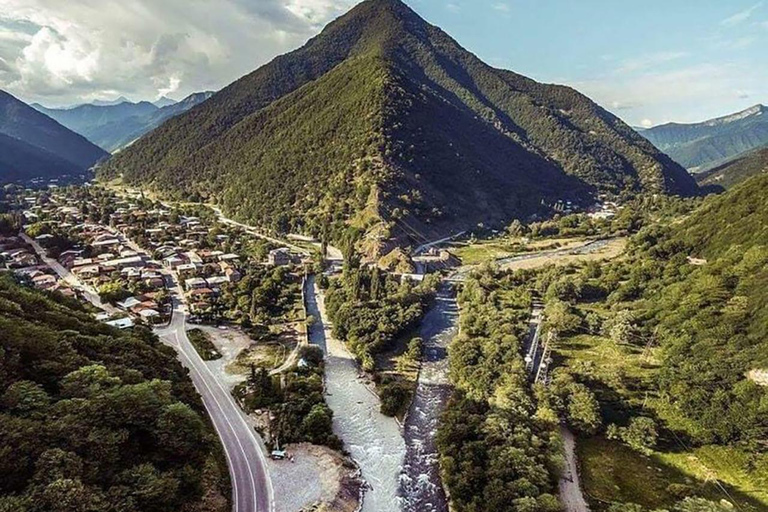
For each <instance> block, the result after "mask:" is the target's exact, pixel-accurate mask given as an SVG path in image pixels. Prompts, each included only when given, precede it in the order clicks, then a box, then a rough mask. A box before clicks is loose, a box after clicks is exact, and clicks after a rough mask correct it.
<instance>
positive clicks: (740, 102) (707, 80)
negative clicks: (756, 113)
mask: <svg viewBox="0 0 768 512" xmlns="http://www.w3.org/2000/svg"><path fill="white" fill-rule="evenodd" d="M569 85H572V86H574V87H575V88H576V89H578V90H580V91H582V92H584V93H585V94H587V95H589V96H590V97H592V98H594V99H595V100H596V101H597V102H598V103H600V104H602V105H605V106H607V107H608V108H609V109H612V110H614V111H618V110H622V111H623V112H622V113H621V115H622V117H625V118H626V120H627V121H628V122H629V123H630V124H633V125H636V124H640V123H642V121H643V120H645V119H653V120H654V122H655V123H665V122H669V121H677V122H695V121H700V120H703V119H708V118H712V117H716V116H718V115H723V114H727V113H729V112H736V111H738V110H741V109H743V108H746V107H749V106H750V105H749V103H751V102H754V101H755V100H754V98H765V97H768V69H766V68H764V67H754V66H749V65H739V64H727V65H720V64H717V65H716V64H706V63H705V64H692V65H687V66H682V67H679V68H676V69H671V70H664V71H658V70H648V71H645V72H638V73H632V74H625V73H621V72H612V73H607V74H604V75H600V76H596V77H594V78H592V79H589V80H584V81H578V82H571V83H570V84H569ZM745 91H749V92H748V93H746V92H745ZM750 98H752V99H750ZM638 106H642V108H640V107H638ZM621 107H624V108H621Z"/></svg>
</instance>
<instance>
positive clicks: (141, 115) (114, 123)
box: [36, 93, 212, 152]
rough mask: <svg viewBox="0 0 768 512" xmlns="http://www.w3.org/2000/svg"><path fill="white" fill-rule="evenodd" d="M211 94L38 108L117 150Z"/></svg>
mask: <svg viewBox="0 0 768 512" xmlns="http://www.w3.org/2000/svg"><path fill="white" fill-rule="evenodd" d="M211 94H212V93H196V94H192V95H190V96H188V97H187V98H185V99H184V100H182V101H180V102H174V101H173V100H171V99H169V98H161V99H160V100H159V101H158V102H156V103H157V104H153V103H150V102H148V101H141V102H138V103H132V102H129V101H122V102H120V103H112V104H109V105H104V104H102V105H95V104H86V105H80V106H78V107H74V108H69V109H52V108H46V107H43V106H42V105H38V106H36V108H37V109H38V110H40V111H41V112H43V113H44V114H46V115H48V116H50V117H52V118H53V119H56V120H57V121H58V122H60V123H61V124H63V125H64V126H66V127H67V128H70V129H71V130H72V131H75V132H77V133H79V134H81V135H83V136H85V137H86V138H87V139H88V140H90V141H91V142H93V143H94V144H97V145H98V146H100V147H101V148H103V149H105V150H107V151H110V152H114V151H116V150H118V149H120V148H122V147H124V146H126V145H128V144H130V143H131V142H133V141H134V140H136V139H138V138H139V137H141V136H142V135H144V134H145V133H147V132H149V131H151V130H153V129H154V128H157V127H158V126H159V125H160V124H162V122H163V121H165V120H166V119H169V118H171V117H173V116H175V115H178V114H180V113H181V112H184V111H186V110H188V109H190V108H192V107H193V106H195V105H196V104H197V103H200V102H201V101H204V100H205V99H207V98H208V97H210V95H211ZM116 101H117V100H116ZM158 105H162V106H158Z"/></svg>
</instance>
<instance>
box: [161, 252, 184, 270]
mask: <svg viewBox="0 0 768 512" xmlns="http://www.w3.org/2000/svg"><path fill="white" fill-rule="evenodd" d="M185 263H186V261H185V260H183V259H181V258H179V257H178V256H176V255H175V254H174V255H173V256H168V257H167V258H164V259H163V265H165V266H166V267H169V268H178V267H180V266H181V265H184V264H185Z"/></svg>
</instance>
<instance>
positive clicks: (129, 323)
mask: <svg viewBox="0 0 768 512" xmlns="http://www.w3.org/2000/svg"><path fill="white" fill-rule="evenodd" d="M105 323H106V324H107V325H109V326H111V327H116V328H118V329H121V330H122V329H130V328H131V327H133V320H131V319H130V318H120V319H118V320H110V321H109V322H105Z"/></svg>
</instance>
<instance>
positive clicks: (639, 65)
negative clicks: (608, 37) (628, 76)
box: [618, 51, 689, 73]
mask: <svg viewBox="0 0 768 512" xmlns="http://www.w3.org/2000/svg"><path fill="white" fill-rule="evenodd" d="M688 55H689V54H688V53H687V52H671V51H670V52H658V53H650V54H646V55H641V56H639V57H635V58H632V59H627V60H624V61H622V62H621V66H620V67H619V69H618V72H619V73H634V72H637V71H644V70H647V69H651V68H657V67H658V66H660V65H662V64H667V63H669V62H673V61H677V60H680V59H683V58H685V57H688Z"/></svg>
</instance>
